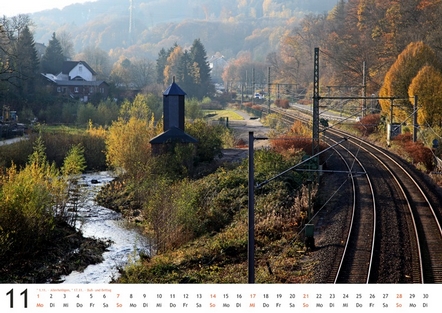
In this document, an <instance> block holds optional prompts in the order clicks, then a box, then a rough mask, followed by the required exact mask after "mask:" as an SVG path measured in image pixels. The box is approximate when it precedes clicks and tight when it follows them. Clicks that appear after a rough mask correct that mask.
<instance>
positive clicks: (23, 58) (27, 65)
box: [15, 26, 39, 98]
mask: <svg viewBox="0 0 442 313" xmlns="http://www.w3.org/2000/svg"><path fill="white" fill-rule="evenodd" d="M15 61H16V62H15V63H16V64H15V68H16V71H17V76H18V81H17V87H18V91H19V94H20V96H21V97H23V98H28V97H29V96H32V95H33V94H34V92H35V83H36V79H37V77H38V71H39V59H38V54H37V50H36V49H35V41H34V37H33V35H32V34H31V32H30V31H29V27H28V26H25V27H24V28H23V30H22V32H21V33H20V36H19V37H18V39H17V42H16V59H15Z"/></svg>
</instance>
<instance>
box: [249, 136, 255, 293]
mask: <svg viewBox="0 0 442 313" xmlns="http://www.w3.org/2000/svg"><path fill="white" fill-rule="evenodd" d="M253 140H254V137H253V132H249V204H248V210H249V231H248V254H247V258H248V273H249V279H248V282H249V284H254V283H255V208H254V207H255V172H254V156H253V152H254V151H253V150H254V148H253Z"/></svg>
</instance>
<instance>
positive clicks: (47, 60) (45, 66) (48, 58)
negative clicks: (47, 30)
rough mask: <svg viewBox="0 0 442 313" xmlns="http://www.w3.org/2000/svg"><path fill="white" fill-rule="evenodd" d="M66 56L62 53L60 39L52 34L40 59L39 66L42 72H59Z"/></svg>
mask: <svg viewBox="0 0 442 313" xmlns="http://www.w3.org/2000/svg"><path fill="white" fill-rule="evenodd" d="M65 60H66V58H65V57H64V55H63V49H62V47H61V44H60V41H58V39H57V38H56V37H55V33H53V34H52V39H51V40H49V44H48V47H47V48H46V52H45V54H44V55H43V57H42V59H41V68H42V71H43V72H44V73H51V74H54V75H57V74H59V73H60V72H61V69H62V67H63V62H64V61H65Z"/></svg>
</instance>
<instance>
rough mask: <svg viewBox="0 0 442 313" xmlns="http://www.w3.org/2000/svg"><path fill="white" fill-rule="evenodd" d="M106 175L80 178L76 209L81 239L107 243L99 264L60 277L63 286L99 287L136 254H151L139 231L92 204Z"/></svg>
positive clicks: (116, 273)
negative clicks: (109, 243)
mask: <svg viewBox="0 0 442 313" xmlns="http://www.w3.org/2000/svg"><path fill="white" fill-rule="evenodd" d="M113 178H114V177H112V175H111V173H110V172H99V173H92V174H85V175H82V177H81V179H80V180H79V184H80V186H81V194H82V196H83V197H84V198H83V199H82V200H83V201H81V203H82V204H81V207H79V209H78V220H77V222H76V225H75V226H76V228H77V229H79V230H81V232H82V233H83V236H84V237H93V238H96V239H102V240H110V241H111V245H110V246H109V248H108V249H107V251H106V252H105V253H104V254H103V258H104V260H103V262H102V263H99V264H94V265H89V266H88V267H87V268H86V269H85V270H84V271H83V272H76V271H74V272H72V273H71V274H69V275H67V276H63V277H61V280H63V283H65V284H103V283H109V282H111V280H112V279H116V278H118V276H119V273H118V269H119V268H121V267H124V266H125V265H127V264H129V263H130V262H133V261H135V260H136V259H137V258H138V256H139V254H140V253H144V254H148V255H150V254H151V251H150V247H151V243H149V240H148V239H147V238H146V237H145V236H143V235H142V234H141V232H140V231H139V229H137V228H135V227H134V226H130V225H128V223H127V222H125V220H124V219H123V218H122V216H121V214H120V213H117V212H115V211H112V210H109V209H107V208H104V207H102V206H99V205H97V204H96V202H95V201H94V198H95V195H96V194H97V192H98V191H99V190H100V188H101V187H102V186H103V185H105V184H106V183H109V182H110V181H112V180H113Z"/></svg>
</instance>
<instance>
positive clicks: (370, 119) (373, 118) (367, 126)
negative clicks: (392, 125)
mask: <svg viewBox="0 0 442 313" xmlns="http://www.w3.org/2000/svg"><path fill="white" fill-rule="evenodd" d="M380 121H381V115H380V114H370V115H366V116H364V117H363V118H362V119H361V120H360V121H358V122H357V123H356V124H355V126H354V127H355V128H356V129H357V130H359V131H360V132H361V133H362V134H363V135H364V136H369V135H371V134H372V133H374V132H375V131H376V129H377V127H378V125H379V123H380Z"/></svg>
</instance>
